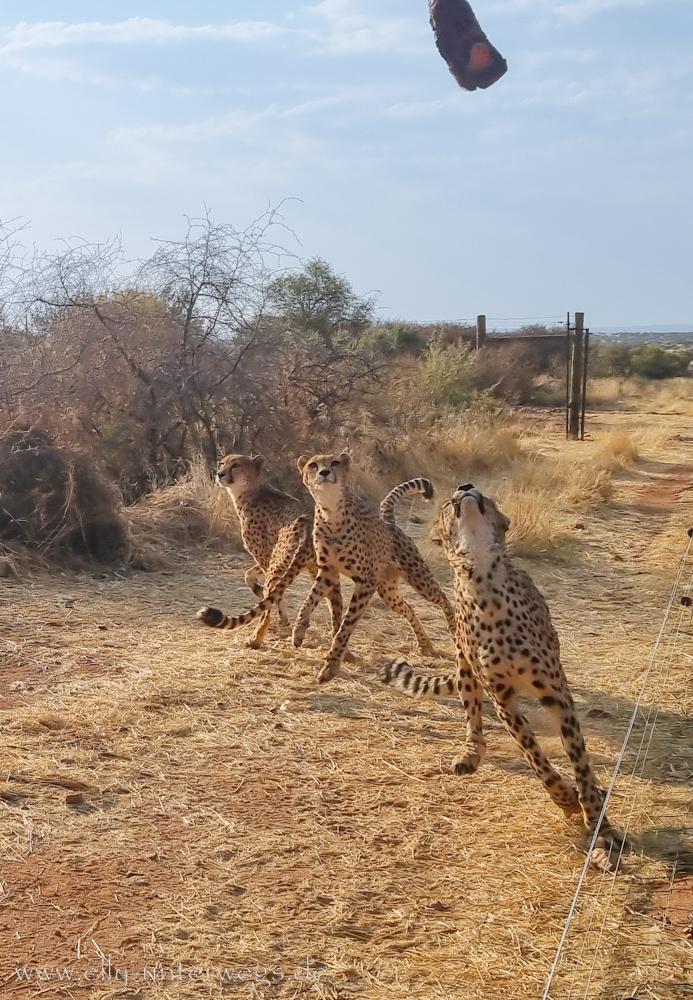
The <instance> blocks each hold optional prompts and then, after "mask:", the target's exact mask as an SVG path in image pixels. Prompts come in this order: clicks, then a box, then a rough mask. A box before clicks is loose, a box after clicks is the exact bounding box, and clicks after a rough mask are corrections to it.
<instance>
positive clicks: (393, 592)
mask: <svg viewBox="0 0 693 1000" xmlns="http://www.w3.org/2000/svg"><path fill="white" fill-rule="evenodd" d="M378 593H379V595H380V596H381V597H382V599H383V600H384V601H385V603H386V604H387V605H389V606H390V607H391V608H392V610H393V611H396V612H397V614H398V615H401V616H402V618H406V620H407V621H408V622H409V624H410V625H411V628H412V631H413V633H414V635H415V636H416V641H417V643H418V644H419V652H420V653H421V656H431V657H434V656H440V655H441V654H440V653H439V652H438V651H437V650H436V648H435V647H434V645H433V643H432V642H431V640H430V638H429V637H428V635H427V634H426V630H425V629H424V627H423V625H422V624H421V622H420V621H419V619H418V617H417V615H416V612H415V611H414V609H413V608H412V606H411V604H408V603H407V601H405V600H404V598H403V597H402V595H401V594H400V592H399V574H390V575H388V576H386V577H385V578H384V579H382V580H381V581H380V583H379V584H378Z"/></svg>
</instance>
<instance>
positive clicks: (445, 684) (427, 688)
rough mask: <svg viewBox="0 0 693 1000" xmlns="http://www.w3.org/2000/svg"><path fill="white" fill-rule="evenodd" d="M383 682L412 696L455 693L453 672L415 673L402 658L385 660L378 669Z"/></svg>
mask: <svg viewBox="0 0 693 1000" xmlns="http://www.w3.org/2000/svg"><path fill="white" fill-rule="evenodd" d="M380 680H381V681H382V682H383V684H392V685H393V686H394V687H397V688H399V689H400V691H404V692H405V693H406V694H408V695H410V696H411V697H412V698H424V699H426V698H450V697H453V696H454V695H455V694H456V693H457V677H456V675H455V674H424V673H417V671H416V670H415V669H414V668H413V667H412V665H411V664H410V663H407V661H406V660H404V659H402V657H401V656H399V657H397V659H396V660H386V661H385V663H384V664H383V667H382V669H381V671H380Z"/></svg>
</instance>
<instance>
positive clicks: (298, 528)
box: [195, 517, 312, 629]
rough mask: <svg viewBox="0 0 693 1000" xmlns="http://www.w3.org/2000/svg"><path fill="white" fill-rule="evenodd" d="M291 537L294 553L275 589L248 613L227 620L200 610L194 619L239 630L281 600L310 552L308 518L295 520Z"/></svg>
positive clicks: (215, 612)
mask: <svg viewBox="0 0 693 1000" xmlns="http://www.w3.org/2000/svg"><path fill="white" fill-rule="evenodd" d="M293 535H294V539H295V542H296V544H295V547H294V553H293V556H292V557H291V562H290V563H289V565H288V566H287V568H286V571H285V573H284V575H283V576H282V578H281V579H280V580H279V582H278V583H277V585H276V587H274V589H273V590H271V591H270V592H269V594H267V596H266V597H263V599H262V600H261V601H260V602H259V603H258V604H256V605H255V607H254V608H252V609H251V610H250V611H246V613H245V614H244V615H237V616H236V617H235V618H229V616H228V615H226V614H224V612H223V611H220V610H219V609H218V608H208V607H205V608H200V610H199V611H197V612H196V614H195V617H196V618H197V619H198V620H199V621H201V622H202V624H203V625H209V626H210V627H211V628H226V629H234V628H239V627H240V626H241V625H248V624H250V622H252V621H254V620H255V619H256V618H259V617H260V615H261V614H263V613H264V612H265V611H267V609H268V608H271V607H272V605H273V604H276V603H277V601H279V600H281V598H282V597H283V595H284V593H285V592H286V590H287V588H288V587H290V586H291V584H292V583H293V581H294V580H295V579H296V577H297V576H298V574H299V573H300V572H301V570H302V569H303V567H304V566H305V565H306V563H307V562H308V560H309V558H310V555H311V551H312V544H311V530H310V518H308V517H299V518H297V519H296V521H295V522H294V525H293Z"/></svg>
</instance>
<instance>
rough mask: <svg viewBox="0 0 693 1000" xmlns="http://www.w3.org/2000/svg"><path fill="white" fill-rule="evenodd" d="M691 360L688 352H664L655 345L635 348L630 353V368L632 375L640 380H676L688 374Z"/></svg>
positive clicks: (692, 356)
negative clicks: (637, 376) (638, 376)
mask: <svg viewBox="0 0 693 1000" xmlns="http://www.w3.org/2000/svg"><path fill="white" fill-rule="evenodd" d="M691 360H693V353H691V352H690V351H665V350H664V348H663V347H658V346H657V345H656V344H647V346H645V347H635V348H633V350H632V351H631V352H630V368H631V371H632V372H633V374H634V375H640V376H641V377H642V378H650V379H662V378H676V377H679V376H682V375H687V374H688V366H689V365H690V363H691Z"/></svg>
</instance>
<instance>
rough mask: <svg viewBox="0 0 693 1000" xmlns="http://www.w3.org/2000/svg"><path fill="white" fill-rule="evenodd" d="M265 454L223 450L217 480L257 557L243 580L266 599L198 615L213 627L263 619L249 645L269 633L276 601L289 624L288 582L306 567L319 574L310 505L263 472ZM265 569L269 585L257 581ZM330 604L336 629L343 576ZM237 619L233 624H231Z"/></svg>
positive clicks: (250, 550) (248, 546) (255, 644)
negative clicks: (249, 608) (245, 611)
mask: <svg viewBox="0 0 693 1000" xmlns="http://www.w3.org/2000/svg"><path fill="white" fill-rule="evenodd" d="M264 461H265V460H264V458H263V457H262V455H258V456H257V457H255V458H251V457H250V456H249V455H225V456H224V458H222V459H221V461H220V462H219V465H218V467H217V471H216V481H217V483H218V485H219V486H224V487H225V488H226V490H227V492H228V494H229V496H230V497H231V500H232V502H233V505H234V508H235V510H236V514H237V515H238V521H239V524H240V528H241V538H242V539H243V545H244V546H245V549H246V551H247V552H248V553H249V554H250V555H251V556H252V557H253V559H254V560H255V565H254V566H252V567H251V569H249V570H248V571H247V573H246V574H245V582H246V583H247V584H248V586H249V587H250V588H251V590H252V591H253V593H254V594H256V595H257V596H258V597H263V598H267V596H268V595H269V594H270V593H272V594H273V597H272V600H270V601H269V603H265V601H264V600H263V601H261V602H260V605H258V606H257V608H254V609H253V615H252V617H251V618H248V617H247V615H240V616H238V617H236V618H229V617H228V616H227V615H225V614H224V612H223V611H219V610H218V609H216V608H201V609H200V610H199V611H198V612H197V617H198V619H199V620H200V621H202V622H203V623H204V624H205V625H210V626H212V627H213V628H237V627H238V626H239V625H245V624H249V623H250V622H251V621H254V620H255V618H260V619H261V620H260V623H259V625H258V627H257V629H256V631H255V634H254V635H253V637H252V639H251V640H250V643H249V644H250V645H251V646H253V647H256V648H257V647H259V646H261V645H262V641H263V639H264V637H265V634H266V632H267V629H268V626H269V621H270V613H271V608H272V605H273V604H276V605H277V611H278V613H279V618H280V620H281V621H282V623H283V624H284V625H288V624H289V619H288V617H287V613H286V605H285V603H284V594H285V592H286V590H287V588H288V586H289V585H290V583H291V582H292V581H293V580H294V579H295V578H296V576H298V574H299V573H301V572H302V571H304V570H305V571H306V572H308V573H310V574H311V575H312V576H313V577H315V575H316V573H317V571H318V567H317V563H316V562H315V554H314V552H313V545H312V540H311V530H312V514H311V511H310V509H309V506H310V505H309V504H308V503H306V502H303V503H302V502H301V501H299V500H297V499H296V498H295V497H292V496H290V495H289V494H288V493H283V492H282V491H281V490H278V489H276V488H275V487H274V486H271V485H270V484H269V483H267V482H265V481H264V480H263V479H261V477H260V472H261V469H262V466H263V464H264ZM289 566H291V568H292V573H293V576H292V577H291V580H289V581H288V582H286V581H284V585H283V586H282V588H281V590H280V591H279V593H277V590H276V588H277V585H278V584H279V582H280V581H281V580H282V579H283V578H284V576H285V574H286V573H287V571H288V568H289ZM263 573H264V577H265V581H264V582H265V585H264V587H262V586H261V585H260V583H259V578H260V576H261V575H262V574H263ZM326 596H327V597H328V599H329V601H330V605H331V609H332V626H333V631H334V632H336V631H337V629H338V628H339V623H340V621H341V619H342V595H341V590H340V588H339V581H337V583H336V585H335V587H334V588H333V589H332V590H331V591H330V593H329V594H327V595H326ZM230 622H234V623H235V624H233V625H232V624H229V623H230Z"/></svg>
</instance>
